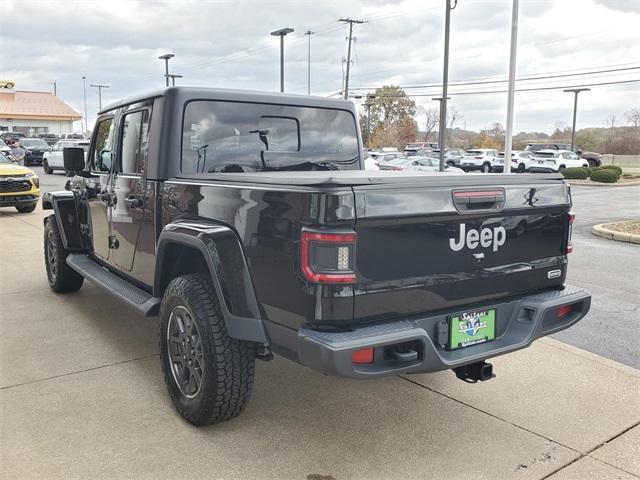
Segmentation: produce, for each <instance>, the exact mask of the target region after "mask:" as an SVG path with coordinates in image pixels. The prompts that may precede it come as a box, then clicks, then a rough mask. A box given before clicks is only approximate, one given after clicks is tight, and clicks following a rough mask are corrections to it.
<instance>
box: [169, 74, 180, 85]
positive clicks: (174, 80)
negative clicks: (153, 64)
mask: <svg viewBox="0 0 640 480" xmlns="http://www.w3.org/2000/svg"><path fill="white" fill-rule="evenodd" d="M169 77H171V86H172V87H175V86H176V78H182V75H175V74H169Z"/></svg>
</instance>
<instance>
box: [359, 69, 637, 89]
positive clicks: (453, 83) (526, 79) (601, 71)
mask: <svg viewBox="0 0 640 480" xmlns="http://www.w3.org/2000/svg"><path fill="white" fill-rule="evenodd" d="M630 70H640V66H638V67H627V68H613V69H609V70H596V71H592V72H579V73H565V74H561V75H542V76H537V77H527V78H525V77H519V78H517V79H516V81H518V82H526V81H531V80H547V79H550V78H563V77H576V76H581V75H595V74H601V73H612V72H623V71H630ZM507 81H508V80H507V79H499V80H483V81H475V82H449V86H452V87H456V86H468V85H486V84H491V83H505V82H507ZM439 87H442V84H438V83H435V84H431V85H404V86H402V85H400V88H402V89H404V90H408V89H412V88H439ZM376 88H380V87H353V89H354V90H375V89H376Z"/></svg>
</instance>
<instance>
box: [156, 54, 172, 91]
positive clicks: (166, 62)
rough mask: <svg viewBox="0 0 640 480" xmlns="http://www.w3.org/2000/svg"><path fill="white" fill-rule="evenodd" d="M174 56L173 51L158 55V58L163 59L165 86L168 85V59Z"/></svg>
mask: <svg viewBox="0 0 640 480" xmlns="http://www.w3.org/2000/svg"><path fill="white" fill-rule="evenodd" d="M173 57H175V55H174V54H173V53H165V54H164V55H160V56H159V57H158V59H159V60H164V79H165V82H166V85H167V87H168V86H169V59H170V58H173Z"/></svg>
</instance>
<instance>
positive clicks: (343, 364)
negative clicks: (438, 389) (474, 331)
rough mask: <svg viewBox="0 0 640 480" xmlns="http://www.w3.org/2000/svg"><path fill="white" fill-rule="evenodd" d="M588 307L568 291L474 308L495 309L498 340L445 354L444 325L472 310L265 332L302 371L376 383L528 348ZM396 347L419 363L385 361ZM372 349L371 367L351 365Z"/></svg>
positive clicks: (581, 295) (584, 295) (582, 293)
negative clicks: (562, 310) (341, 328)
mask: <svg viewBox="0 0 640 480" xmlns="http://www.w3.org/2000/svg"><path fill="white" fill-rule="evenodd" d="M566 305H572V309H571V312H570V313H569V314H567V315H566V316H564V317H562V318H559V317H558V315H557V310H558V308H559V307H562V306H566ZM590 305H591V294H590V293H589V292H588V291H587V290H584V289H581V288H577V287H572V286H567V287H565V288H564V290H553V291H547V292H541V293H536V294H533V295H528V296H525V297H521V298H518V299H516V300H510V301H506V302H503V303H494V304H487V305H482V306H475V308H476V309H486V308H495V309H496V318H497V320H496V339H495V340H493V341H491V342H487V343H482V344H479V345H473V346H470V347H466V348H462V349H458V350H447V348H446V343H447V339H448V332H446V333H445V334H443V331H442V329H443V325H447V326H446V327H444V328H445V329H448V318H449V316H450V315H451V314H456V313H462V312H464V311H469V310H470V309H469V308H467V309H464V310H461V311H451V312H447V313H443V314H439V315H434V316H430V317H423V318H412V319H405V320H397V321H393V322H388V323H381V324H376V325H371V326H364V327H361V328H357V329H354V330H352V331H349V332H326V331H322V332H320V331H317V330H313V329H310V328H303V329H301V330H299V331H298V332H296V333H293V332H295V331H293V330H292V331H291V333H292V334H285V332H284V331H283V329H282V327H273V328H269V327H267V330H269V334H270V336H271V339H272V342H273V344H274V345H273V346H274V350H275V351H276V352H279V350H284V352H282V351H280V352H279V353H283V354H284V355H285V356H288V357H290V358H291V359H293V360H296V361H298V362H299V363H301V364H302V365H305V366H308V367H310V368H312V369H314V370H318V371H320V372H322V373H326V374H331V375H337V376H341V377H350V378H377V377H384V376H388V375H397V374H399V373H424V372H435V371H439V370H448V369H452V368H456V367H460V366H463V365H467V364H470V363H474V362H478V361H482V360H486V359H488V358H491V357H495V356H498V355H504V354H505V353H509V352H513V351H516V350H519V349H522V348H525V347H528V346H529V345H531V343H532V342H533V341H534V340H536V339H538V338H540V337H544V336H546V335H550V334H552V333H555V332H558V331H560V330H564V329H565V328H568V327H570V326H571V325H573V324H575V323H576V322H578V321H579V320H581V319H582V318H583V317H584V316H585V315H586V314H587V312H588V311H589V307H590ZM473 308H474V307H471V309H473ZM438 324H440V327H438ZM286 330H289V329H286ZM398 344H411V345H413V346H415V347H416V350H417V351H418V356H417V358H416V359H413V360H410V361H398V360H395V359H385V358H384V357H385V349H389V348H390V347H392V346H394V345H398ZM278 347H280V348H278ZM371 347H373V348H375V356H374V362H373V363H372V364H368V365H361V364H354V363H352V358H351V356H352V354H353V352H354V351H356V350H360V349H363V348H371ZM285 352H286V353H285Z"/></svg>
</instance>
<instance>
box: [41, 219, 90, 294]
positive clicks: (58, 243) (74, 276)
mask: <svg viewBox="0 0 640 480" xmlns="http://www.w3.org/2000/svg"><path fill="white" fill-rule="evenodd" d="M67 255H69V251H68V250H66V249H65V248H64V247H63V246H62V238H61V236H60V231H59V230H58V224H57V222H56V217H55V215H51V216H50V217H48V218H47V219H46V220H45V222H44V262H45V266H46V268H47V280H49V286H50V287H51V289H52V290H53V291H54V292H58V293H67V292H75V291H77V290H80V287H82V283H83V282H84V277H83V276H82V275H80V274H79V273H78V272H76V271H75V270H74V269H73V268H71V267H70V266H69V265H67Z"/></svg>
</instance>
